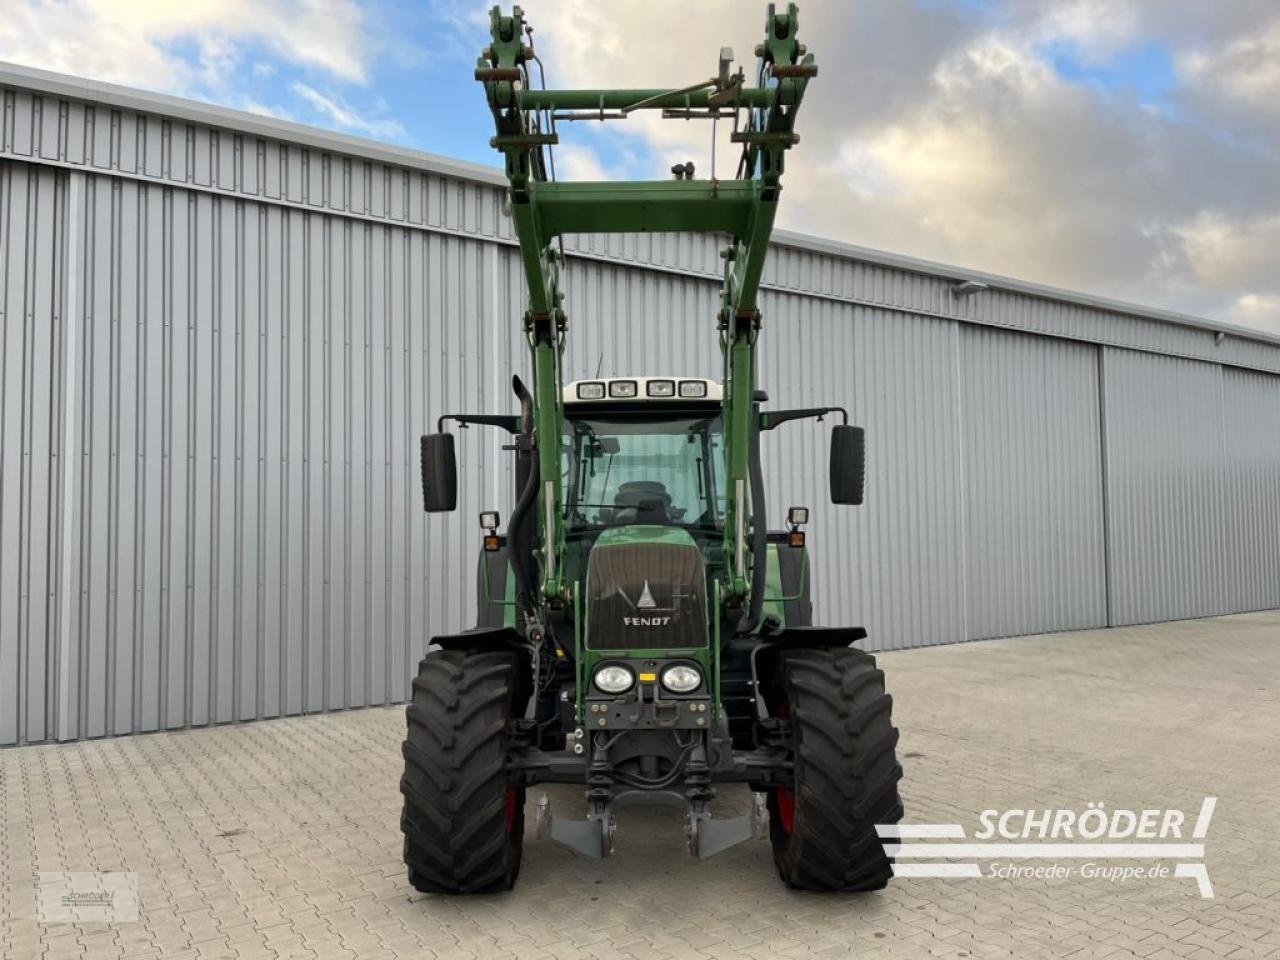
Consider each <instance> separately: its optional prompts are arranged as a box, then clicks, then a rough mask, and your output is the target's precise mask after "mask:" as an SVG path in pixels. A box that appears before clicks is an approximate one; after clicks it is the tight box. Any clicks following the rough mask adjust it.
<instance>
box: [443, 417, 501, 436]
mask: <svg viewBox="0 0 1280 960" xmlns="http://www.w3.org/2000/svg"><path fill="white" fill-rule="evenodd" d="M446 420H452V421H454V422H455V423H457V424H458V425H459V426H461V427H462V429H463V430H465V429H467V427H468V426H471V425H472V424H476V425H478V426H489V427H501V428H502V429H503V430H505V431H507V433H512V434H515V433H519V432H520V417H519V416H516V415H514V414H506V413H446V414H444V415H443V416H441V417H439V418H438V419H437V420H436V432H437V433H444V422H445V421H446Z"/></svg>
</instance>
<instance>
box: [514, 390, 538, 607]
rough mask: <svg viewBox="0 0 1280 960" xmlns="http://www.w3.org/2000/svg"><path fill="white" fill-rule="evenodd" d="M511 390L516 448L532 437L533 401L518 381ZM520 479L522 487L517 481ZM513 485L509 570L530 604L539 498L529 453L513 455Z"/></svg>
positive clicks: (534, 463) (534, 586) (535, 462)
mask: <svg viewBox="0 0 1280 960" xmlns="http://www.w3.org/2000/svg"><path fill="white" fill-rule="evenodd" d="M511 387H512V389H513V390H514V391H515V394H516V396H517V397H519V398H520V428H521V430H520V436H519V437H518V438H517V446H524V445H525V444H528V443H529V441H530V440H531V439H532V437H533V397H532V396H530V395H529V390H528V388H527V387H525V385H524V383H523V382H521V380H520V378H519V377H512V378H511ZM521 479H523V481H524V482H523V484H520V480H521ZM516 481H517V486H518V487H519V489H520V495H519V497H518V499H517V500H516V505H515V508H514V509H513V510H512V511H511V521H510V523H509V524H508V525H507V533H508V536H509V538H510V540H511V566H512V568H513V569H514V571H515V575H516V586H517V588H518V593H519V594H520V595H521V596H523V597H524V598H525V602H526V603H529V604H531V603H532V602H533V598H534V597H535V596H537V592H536V591H537V571H536V570H535V568H534V563H533V530H534V523H533V521H534V514H533V509H532V508H533V505H534V501H535V500H536V499H537V496H538V458H537V457H535V456H534V455H533V451H532V450H531V449H519V450H517V451H516Z"/></svg>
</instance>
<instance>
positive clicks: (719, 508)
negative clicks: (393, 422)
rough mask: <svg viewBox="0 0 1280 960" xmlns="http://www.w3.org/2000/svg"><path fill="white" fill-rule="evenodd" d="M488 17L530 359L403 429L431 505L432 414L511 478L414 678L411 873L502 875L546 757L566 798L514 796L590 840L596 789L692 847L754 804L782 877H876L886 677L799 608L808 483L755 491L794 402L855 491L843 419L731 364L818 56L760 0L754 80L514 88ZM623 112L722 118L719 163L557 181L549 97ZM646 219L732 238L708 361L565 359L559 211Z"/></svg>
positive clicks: (598, 850) (578, 219)
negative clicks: (505, 457)
mask: <svg viewBox="0 0 1280 960" xmlns="http://www.w3.org/2000/svg"><path fill="white" fill-rule="evenodd" d="M490 17H491V22H490V26H491V31H492V36H493V39H492V43H491V44H490V45H489V46H487V47H486V48H485V49H484V51H483V53H482V55H481V57H480V59H479V61H478V63H477V67H476V71H475V76H476V79H477V80H479V81H480V82H481V83H482V84H483V85H484V91H485V95H486V97H487V98H488V103H489V106H490V108H491V109H492V112H493V118H494V121H495V122H496V125H497V133H496V136H494V137H493V139H492V140H491V143H492V145H493V146H494V147H495V148H497V150H499V151H500V152H501V153H502V155H503V157H504V159H505V166H506V175H507V178H508V180H509V182H510V190H509V205H510V217H511V220H512V222H513V223H514V228H515V233H516V236H517V238H518V240H519V254H520V258H521V260H522V262H523V267H524V275H525V279H526V281H527V284H528V291H529V300H528V309H527V310H526V312H525V314H524V318H523V320H524V332H525V334H526V336H527V340H528V344H529V349H530V352H531V356H532V371H531V373H532V376H531V383H530V385H529V386H528V387H526V385H525V384H524V383H523V382H522V381H521V379H520V378H519V377H515V378H513V389H514V393H515V398H516V401H518V404H517V403H513V406H517V405H518V410H519V412H518V413H514V414H510V415H505V414H461V413H459V414H446V415H444V416H441V417H440V418H439V422H438V424H437V430H438V431H439V432H437V433H434V434H430V435H427V436H424V437H422V440H421V459H422V486H423V497H424V500H425V506H426V509H427V510H428V511H444V510H453V509H455V508H456V505H457V482H458V481H457V465H456V460H455V454H454V438H453V435H452V434H450V433H447V432H444V424H445V423H446V422H450V421H451V422H455V423H457V424H459V425H461V426H463V427H467V426H471V425H486V426H491V427H496V428H497V429H499V430H501V431H505V432H506V434H508V435H509V437H508V438H507V443H506V444H505V446H504V449H505V450H508V451H510V455H511V456H512V457H513V458H514V469H513V471H512V472H513V474H514V477H515V491H514V504H513V507H512V509H511V511H510V516H509V518H508V523H507V527H506V532H505V533H500V532H499V529H500V518H499V514H498V513H497V512H496V511H486V512H484V513H482V514H481V515H480V526H481V528H482V530H483V534H482V540H481V549H480V559H479V571H478V577H477V580H478V593H479V597H478V607H479V610H478V620H477V624H476V627H475V628H474V629H471V630H467V631H466V632H463V633H459V634H456V635H448V636H436V637H433V638H432V643H433V644H434V647H435V649H431V650H429V652H428V653H427V655H426V656H425V657H424V658H423V660H422V662H421V664H420V665H419V669H418V676H417V678H416V679H415V680H414V682H413V693H412V700H411V703H410V705H409V707H408V711H407V712H408V736H407V739H406V740H405V742H404V759H405V771H404V777H403V779H402V780H401V792H402V793H403V794H404V811H403V816H402V820H401V825H402V828H403V831H404V859H405V863H406V864H407V866H408V869H409V881H410V883H412V885H413V886H414V887H416V888H417V889H418V890H421V891H424V892H437V893H482V892H491V891H497V890H507V889H510V888H511V887H512V885H513V884H514V883H515V881H516V877H517V875H518V873H519V870H520V859H521V849H522V845H523V841H524V832H525V803H526V796H527V795H528V792H529V788H530V787H533V786H534V785H536V784H546V783H561V784H565V783H569V784H581V785H582V786H583V788H584V789H585V794H586V796H585V817H582V818H572V817H568V816H562V815H560V814H559V813H556V812H553V811H552V810H551V807H550V804H549V802H548V800H547V798H546V797H545V796H544V797H542V799H541V800H539V802H538V808H537V810H536V816H535V821H536V823H537V829H538V831H539V833H540V834H543V835H546V836H548V837H550V839H552V840H554V841H558V842H560V843H562V844H565V845H567V846H569V847H571V848H572V849H574V850H576V851H577V852H578V853H580V854H582V855H584V856H586V857H592V858H599V857H605V856H608V855H610V854H611V853H612V852H613V849H614V837H615V830H616V820H615V813H616V811H619V810H621V809H623V808H625V807H630V806H635V805H640V804H663V805H670V806H674V807H676V808H678V809H679V810H682V811H683V812H684V831H685V835H686V838H687V840H688V846H689V850H690V852H691V853H692V854H694V855H695V856H698V857H708V856H711V855H713V854H716V853H718V852H720V851H723V850H725V849H727V848H729V847H731V846H733V845H734V844H737V843H740V842H742V841H745V840H749V839H751V838H753V837H760V836H762V835H763V833H764V831H765V829H766V823H767V831H768V835H769V838H770V841H771V843H772V845H773V854H774V859H775V861H776V863H777V867H778V872H779V873H780V875H781V877H782V879H783V880H784V881H785V882H786V883H787V884H789V885H790V886H792V887H798V888H803V889H809V890H849V891H862V890H876V889H879V888H881V887H883V886H884V885H885V884H886V883H887V882H888V880H889V877H890V876H891V874H892V866H891V861H890V859H889V858H888V857H887V856H886V854H885V851H884V848H883V847H882V845H881V842H880V840H879V838H878V836H877V830H876V827H877V825H878V824H894V823H897V822H898V820H899V819H900V818H901V816H902V805H901V801H900V800H899V796H898V781H899V780H900V779H901V776H902V769H901V767H900V766H899V765H898V761H897V757H896V744H897V739H898V734H897V730H895V729H894V727H893V725H892V722H891V718H890V705H891V704H890V698H889V696H888V694H887V693H886V692H885V686H884V675H883V673H881V671H880V670H878V669H877V668H876V663H875V659H874V658H873V657H872V656H871V655H869V654H868V653H865V652H863V651H862V650H858V649H856V648H854V647H853V644H855V643H857V642H858V641H860V640H863V639H864V638H865V637H866V631H865V630H864V629H862V628H861V627H818V626H813V625H812V605H811V603H810V599H809V597H810V593H809V584H810V581H811V579H812V578H811V576H810V569H809V555H808V551H807V549H806V547H805V531H804V529H803V527H804V524H805V523H806V522H807V521H808V510H807V509H804V508H800V507H794V508H792V509H791V510H790V511H789V513H788V516H787V524H786V529H783V530H781V531H777V532H775V531H771V530H769V529H768V527H767V523H766V518H765V490H764V473H763V470H762V468H761V463H760V435H761V434H762V433H763V432H764V431H768V430H774V429H777V428H778V427H780V426H782V425H783V424H785V423H787V422H789V421H796V420H804V419H816V420H821V419H822V418H823V417H828V416H830V417H832V418H833V419H834V418H836V417H838V418H839V420H840V421H841V422H840V423H839V424H837V425H834V426H832V429H831V447H830V475H831V476H830V488H831V499H832V501H833V502H834V503H837V504H859V503H861V502H862V495H863V476H864V465H863V457H864V438H863V432H862V430H861V429H860V428H859V427H857V426H852V425H850V424H849V423H848V415H847V413H846V412H845V411H844V410H843V409H842V408H840V407H820V408H809V409H797V410H768V409H766V406H767V402H768V400H767V396H766V395H765V393H764V392H763V391H762V390H760V389H758V387H757V384H756V369H757V351H758V348H759V343H760V332H761V326H762V323H761V315H760V310H759V309H758V306H757V293H758V290H759V286H760V277H761V269H762V267H763V265H764V262H765V254H766V252H767V250H768V244H769V237H770V233H771V231H772V229H773V222H774V214H775V211H776V209H777V206H778V194H779V190H780V182H781V177H782V172H783V161H784V158H785V157H786V154H787V150H788V149H789V148H790V147H791V146H792V145H794V144H795V143H796V142H797V137H796V134H795V132H794V131H793V126H794V123H795V119H796V114H797V112H798V111H799V108H800V102H801V100H802V98H803V96H804V93H805V88H806V87H807V85H808V84H809V82H810V80H811V79H813V78H814V77H815V76H816V74H817V66H816V64H815V63H814V58H813V55H812V54H810V53H807V52H806V50H805V47H804V45H803V44H802V43H800V42H799V41H798V40H797V36H796V29H797V13H796V7H795V6H794V5H791V6H789V7H788V8H787V10H786V12H777V11H776V10H775V9H774V7H773V6H770V7H769V9H768V14H767V19H766V21H765V37H764V41H763V42H762V43H761V44H760V45H759V46H758V47H757V48H756V55H757V57H758V64H757V67H756V75H755V81H754V85H748V83H747V82H746V79H745V78H744V75H743V71H742V70H741V69H738V70H737V71H734V70H733V68H732V60H733V53H732V51H731V50H729V49H727V48H725V49H722V50H721V51H720V62H719V69H718V72H717V73H716V75H715V76H714V77H713V78H712V79H710V80H707V81H705V82H703V83H697V84H693V85H692V86H687V87H682V88H679V89H674V90H666V89H650V90H549V89H542V88H535V86H534V85H533V84H531V83H530V80H531V76H530V74H531V69H532V65H533V64H535V63H536V64H537V65H538V67H539V70H540V69H541V63H540V62H539V61H537V60H536V57H535V54H534V50H533V48H532V31H531V29H530V28H529V27H528V25H527V24H526V23H525V22H524V18H523V13H522V11H521V10H520V8H519V7H516V8H514V10H513V11H512V13H511V14H509V15H507V14H503V13H502V12H501V11H500V10H499V9H498V8H494V9H493V11H492V12H491V15H490ZM640 110H658V111H661V112H662V115H663V116H665V117H672V118H679V119H694V118H711V119H713V120H715V119H717V118H718V119H721V120H724V121H725V122H726V123H732V125H733V126H732V142H733V143H734V144H736V145H740V146H741V156H740V157H739V158H738V165H737V174H736V176H735V178H734V179H731V180H717V179H715V177H714V171H713V176H712V177H711V178H710V179H701V180H699V179H695V178H694V176H693V174H694V170H693V165H692V164H687V165H686V164H683V163H682V164H678V165H677V166H676V167H675V168H674V169H673V173H674V178H673V179H670V180H667V179H663V180H659V181H653V182H649V181H643V182H617V183H615V182H564V181H559V180H556V179H555V177H554V174H553V170H554V167H553V165H552V162H551V161H552V158H551V156H550V153H549V151H550V149H551V147H553V146H554V145H555V144H556V143H557V141H558V134H557V124H563V123H565V122H568V121H572V120H581V119H592V120H601V119H603V120H610V119H620V118H625V117H627V116H629V115H631V114H632V113H635V112H637V111H640ZM735 151H736V147H735ZM656 231H668V232H679V231H691V232H698V233H711V234H716V235H720V236H723V237H725V238H726V240H727V248H726V249H725V250H724V253H723V256H724V260H725V270H724V285H723V290H722V296H721V305H720V308H719V311H718V313H717V314H716V316H715V322H716V326H717V329H718V332H719V340H720V347H721V352H722V354H723V369H722V371H721V375H720V377H719V378H718V379H706V378H700V377H694V376H628V377H596V378H594V379H584V380H578V381H576V382H571V383H565V382H564V379H563V376H562V371H563V363H564V361H563V358H564V352H565V342H566V336H567V333H568V329H569V324H568V320H567V317H566V314H565V304H564V295H563V293H562V291H561V283H560V277H561V274H560V271H561V267H562V265H563V263H564V251H563V243H562V237H563V236H564V235H565V234H570V235H573V234H586V233H629V232H632V233H634V232H656ZM792 429H795V428H792ZM810 429H812V428H810ZM721 784H745V785H747V787H749V788H750V790H751V791H754V793H753V794H751V796H752V797H753V798H754V802H753V803H752V804H750V805H749V808H748V812H746V813H744V814H741V815H736V816H731V817H718V816H713V814H712V810H711V805H712V801H713V799H714V798H715V797H716V791H717V787H718V786H719V785H721ZM740 795H746V791H741V794H740ZM738 809H741V808H740V807H739V808H738Z"/></svg>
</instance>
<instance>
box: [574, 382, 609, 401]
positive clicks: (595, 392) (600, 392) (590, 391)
mask: <svg viewBox="0 0 1280 960" xmlns="http://www.w3.org/2000/svg"><path fill="white" fill-rule="evenodd" d="M578 399H579V400H603V399H604V384H603V383H580V384H578Z"/></svg>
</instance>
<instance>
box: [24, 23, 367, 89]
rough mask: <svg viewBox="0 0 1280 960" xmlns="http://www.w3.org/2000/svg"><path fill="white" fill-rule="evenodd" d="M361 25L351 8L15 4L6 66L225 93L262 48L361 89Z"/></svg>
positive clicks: (363, 40) (363, 73)
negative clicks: (249, 56)
mask: <svg viewBox="0 0 1280 960" xmlns="http://www.w3.org/2000/svg"><path fill="white" fill-rule="evenodd" d="M365 26H366V25H365V24H364V17H363V14H362V12H361V9H360V7H359V5H358V4H357V3H356V2H355V0H182V2H172V0H9V2H8V3H7V4H6V9H5V13H4V16H3V17H2V18H0V59H6V60H11V61H14V62H17V63H24V64H28V65H31V66H36V67H42V68H44V69H48V70H57V71H61V72H64V73H74V74H77V75H79V76H89V77H93V78H94V79H99V80H107V81H114V82H117V83H125V84H132V85H136V86H142V87H146V88H148V89H153V90H164V91H168V92H173V93H180V94H186V95H193V94H195V95H199V94H202V93H203V94H207V93H208V92H210V91H214V92H216V91H218V90H221V89H224V88H225V87H226V86H227V85H228V84H229V83H231V81H233V80H234V78H235V74H236V72H237V71H238V70H239V69H240V65H241V63H240V62H241V59H242V57H243V56H244V51H245V49H246V48H248V47H256V48H261V49H265V50H268V51H270V52H271V53H273V54H274V55H275V56H278V57H280V58H281V59H283V60H285V61H287V62H289V63H293V64H298V65H301V66H305V67H309V68H313V69H316V70H320V71H323V72H325V73H327V74H329V75H332V76H334V77H337V78H339V79H342V80H344V81H348V82H352V83H363V82H365V81H366V79H367V76H368V74H367V63H368V59H369V57H370V54H371V51H370V50H369V38H368V31H367V30H366V28H365ZM184 47H185V48H186V49H183V48H184ZM192 50H193V51H194V54H193V55H191V51H192Z"/></svg>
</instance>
